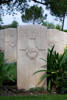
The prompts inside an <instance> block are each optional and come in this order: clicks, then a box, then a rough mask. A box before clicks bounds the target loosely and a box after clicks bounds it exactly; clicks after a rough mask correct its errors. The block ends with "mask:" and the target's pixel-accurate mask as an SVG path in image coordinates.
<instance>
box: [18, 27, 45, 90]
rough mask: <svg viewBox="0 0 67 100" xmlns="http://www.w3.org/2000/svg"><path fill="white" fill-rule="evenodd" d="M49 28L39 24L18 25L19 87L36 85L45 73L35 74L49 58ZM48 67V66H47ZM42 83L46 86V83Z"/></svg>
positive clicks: (28, 87) (25, 87) (27, 87)
mask: <svg viewBox="0 0 67 100" xmlns="http://www.w3.org/2000/svg"><path fill="white" fill-rule="evenodd" d="M46 32H47V28H45V27H43V26H39V25H34V26H33V25H28V26H20V27H18V42H17V43H18V45H17V50H18V51H17V86H18V89H23V88H24V89H30V88H33V87H36V85H37V82H38V80H39V79H40V77H41V75H42V74H43V73H38V74H37V75H33V73H34V72H35V71H37V70H40V69H42V68H43V66H44V65H46V62H45V61H43V60H41V58H43V59H46V58H47V33H46ZM45 69H46V67H45ZM41 85H44V87H47V86H46V81H45V83H42V84H41Z"/></svg>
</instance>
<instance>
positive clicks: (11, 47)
mask: <svg viewBox="0 0 67 100" xmlns="http://www.w3.org/2000/svg"><path fill="white" fill-rule="evenodd" d="M16 50H17V29H14V28H8V29H5V61H6V62H7V63H11V62H15V61H16Z"/></svg>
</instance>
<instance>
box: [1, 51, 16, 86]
mask: <svg viewBox="0 0 67 100" xmlns="http://www.w3.org/2000/svg"><path fill="white" fill-rule="evenodd" d="M16 76H17V75H16V63H12V64H5V61H4V53H3V52H2V51H0V87H2V86H3V83H4V82H8V81H11V82H15V81H16Z"/></svg>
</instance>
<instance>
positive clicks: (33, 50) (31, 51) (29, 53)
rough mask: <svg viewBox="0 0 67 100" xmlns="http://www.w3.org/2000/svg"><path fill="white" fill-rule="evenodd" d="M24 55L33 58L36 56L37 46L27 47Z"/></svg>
mask: <svg viewBox="0 0 67 100" xmlns="http://www.w3.org/2000/svg"><path fill="white" fill-rule="evenodd" d="M26 55H27V56H28V57H29V58H30V59H35V58H36V57H37V56H38V50H37V48H27V50H26Z"/></svg>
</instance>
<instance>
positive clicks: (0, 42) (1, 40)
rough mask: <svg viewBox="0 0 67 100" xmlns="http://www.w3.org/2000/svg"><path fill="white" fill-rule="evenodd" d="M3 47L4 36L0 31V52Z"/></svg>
mask: <svg viewBox="0 0 67 100" xmlns="http://www.w3.org/2000/svg"><path fill="white" fill-rule="evenodd" d="M4 46H5V34H4V30H0V50H3V51H4V49H5V48H4Z"/></svg>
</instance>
